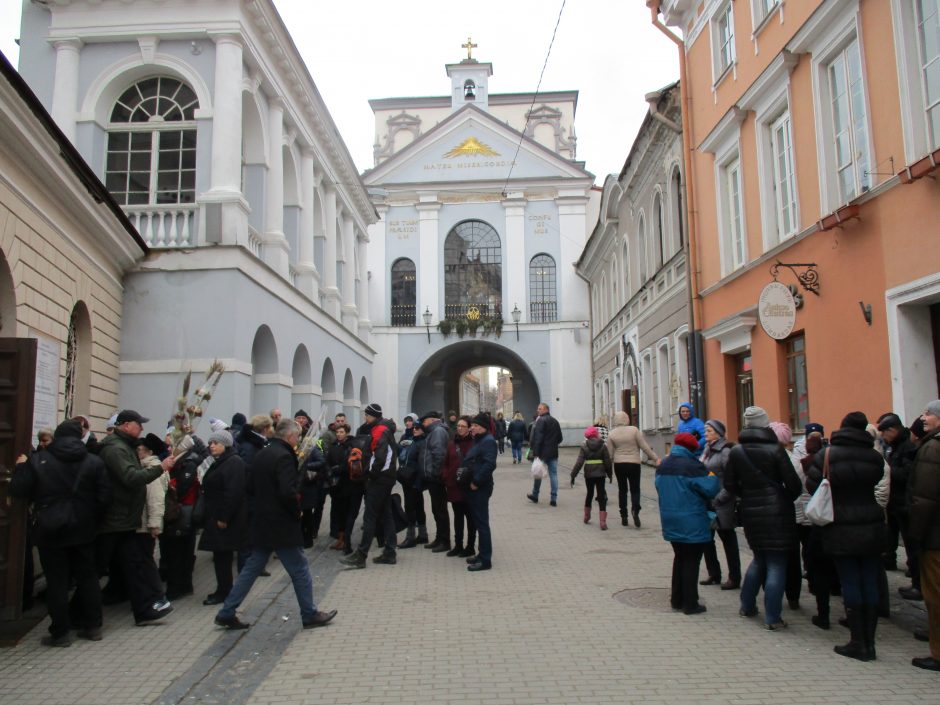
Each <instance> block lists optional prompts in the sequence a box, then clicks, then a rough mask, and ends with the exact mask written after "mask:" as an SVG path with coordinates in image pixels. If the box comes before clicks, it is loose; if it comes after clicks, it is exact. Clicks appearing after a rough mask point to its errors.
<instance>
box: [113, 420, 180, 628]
mask: <svg viewBox="0 0 940 705" xmlns="http://www.w3.org/2000/svg"><path fill="white" fill-rule="evenodd" d="M149 420H150V419H146V418H144V417H143V416H141V415H140V414H138V413H137V412H136V411H132V410H131V409H125V410H124V411H121V412H120V413H119V414H118V415H117V418H116V419H115V420H114V433H111V434H110V435H108V436H107V437H105V439H104V440H103V441H101V450H100V451H99V454H98V455H99V457H100V458H101V460H102V461H103V462H104V465H105V468H106V469H107V471H108V477H109V479H110V480H111V488H112V492H113V496H112V500H111V504H109V505H108V509H107V512H106V513H105V516H104V520H103V521H102V523H101V526H100V527H99V529H98V538H97V539H96V541H95V549H96V550H95V552H96V558H97V561H98V570H99V572H105V571H107V569H108V568H109V566H114V567H116V568H117V569H119V570H120V573H119V574H118V575H112V576H111V580H112V581H114V583H115V584H120V583H123V587H124V588H125V589H126V590H127V594H128V596H129V597H130V601H131V608H132V609H133V611H134V620H135V621H136V622H137V625H138V626H140V625H144V624H150V623H152V622H156V621H158V620H160V619H163V618H164V617H166V616H167V615H168V614H169V613H170V612H172V611H173V607H172V606H171V605H170V603H169V602H168V601H167V599H166V597H165V595H164V592H163V584H162V583H161V582H160V575H159V573H158V572H157V566H156V564H155V563H154V561H153V550H152V548H151V549H150V550H149V551H148V549H147V546H146V542H145V541H142V540H141V537H144V536H146V534H138V533H137V529H139V528H140V524H141V517H142V515H143V511H144V502H145V501H146V498H147V484H148V483H150V482H152V481H153V480H155V479H156V478H158V477H160V474H161V473H164V472H169V470H170V468H172V467H173V463H174V458H173V456H169V457H168V458H167V459H166V460H164V461H163V462H162V463H160V464H159V465H155V466H153V467H151V468H143V467H141V465H140V458H139V457H138V455H137V439H138V438H139V437H140V434H141V433H142V432H143V430H144V424H145V423H147V422H148V421H149Z"/></svg>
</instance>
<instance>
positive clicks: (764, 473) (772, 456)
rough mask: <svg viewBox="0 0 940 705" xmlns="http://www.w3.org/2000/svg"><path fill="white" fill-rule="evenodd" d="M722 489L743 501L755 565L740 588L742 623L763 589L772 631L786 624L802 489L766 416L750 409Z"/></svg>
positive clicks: (752, 613) (767, 625) (768, 626)
mask: <svg viewBox="0 0 940 705" xmlns="http://www.w3.org/2000/svg"><path fill="white" fill-rule="evenodd" d="M722 482H723V485H724V488H725V489H726V490H728V492H730V493H731V494H733V495H735V496H737V497H740V498H741V523H742V524H743V525H744V535H745V536H746V537H747V542H748V544H749V545H750V547H751V550H752V551H753V552H754V560H753V561H751V565H750V566H749V567H748V569H747V573H746V574H745V576H744V582H743V583H742V584H741V610H740V615H741V616H742V617H754V616H755V615H756V614H757V592H758V591H759V590H760V587H761V584H763V585H764V612H765V614H764V626H765V628H766V629H768V630H770V631H774V630H776V629H783V628H784V627H786V626H787V623H786V622H784V621H783V618H782V617H781V615H780V612H781V609H782V605H783V593H784V590H785V589H786V578H787V554H788V552H789V551H790V550H792V549H793V548H794V547H795V546H796V545H797V541H798V536H797V529H796V512H795V510H794V507H793V502H794V500H796V498H797V497H799V496H800V493H801V492H802V489H803V485H802V483H801V482H800V478H799V476H798V475H797V474H796V470H795V469H794V467H793V463H792V462H790V457H789V456H788V455H787V452H786V451H785V450H784V448H783V446H782V445H780V443H779V441H778V440H777V436H776V434H775V433H774V432H773V430H771V428H770V418H769V417H768V416H767V412H766V411H764V410H763V409H762V408H760V407H759V406H749V407H748V408H747V409H746V410H745V412H744V430H743V431H741V434H740V435H739V436H738V445H736V446H735V447H734V448H732V449H731V455H730V456H729V458H728V466H727V467H726V468H725V472H724V476H723V477H722Z"/></svg>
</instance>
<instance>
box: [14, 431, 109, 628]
mask: <svg viewBox="0 0 940 705" xmlns="http://www.w3.org/2000/svg"><path fill="white" fill-rule="evenodd" d="M10 494H11V495H13V496H14V497H21V498H23V499H27V500H29V501H30V502H32V503H33V505H34V506H35V508H36V519H37V527H36V533H35V535H34V536H35V545H36V546H37V547H38V548H39V560H40V561H41V562H42V569H43V572H44V573H45V575H46V605H47V607H48V608H49V616H50V617H51V618H52V624H50V625H49V636H47V637H43V639H42V643H43V644H44V645H45V646H71V644H72V640H71V638H70V637H69V629H70V628H71V626H73V625H71V624H70V623H69V585H70V583H71V581H72V580H73V579H74V580H75V585H76V590H75V595H76V604H77V606H78V611H79V623H78V624H76V625H74V626H77V627H79V632H78V636H79V637H81V638H83V639H90V640H92V641H98V640H100V639H101V589H100V587H99V585H98V574H97V572H96V571H95V527H96V526H97V524H98V519H99V518H100V517H101V515H102V514H104V509H105V507H106V506H107V505H108V502H110V501H111V485H110V484H109V483H108V476H107V473H106V472H105V469H104V463H102V462H101V460H100V459H99V458H98V456H96V455H92V454H91V453H89V452H88V449H87V448H86V446H85V444H84V443H82V427H81V425H80V424H79V422H78V421H66V422H64V423H62V424H59V427H58V428H56V430H55V435H54V436H53V439H52V443H51V444H50V445H49V446H48V447H47V448H46V449H45V450H40V451H38V452H36V453H34V454H33V455H32V457H30V458H29V460H26V459H25V458H24V459H23V462H21V463H19V464H18V465H17V466H16V472H15V474H14V475H13V480H12V481H11V483H10Z"/></svg>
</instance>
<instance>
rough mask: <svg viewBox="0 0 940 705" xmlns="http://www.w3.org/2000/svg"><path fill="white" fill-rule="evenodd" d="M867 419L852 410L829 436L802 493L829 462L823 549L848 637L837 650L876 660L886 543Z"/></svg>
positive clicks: (878, 467)
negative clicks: (837, 585)
mask: <svg viewBox="0 0 940 705" xmlns="http://www.w3.org/2000/svg"><path fill="white" fill-rule="evenodd" d="M867 425H868V419H867V418H865V414H863V413H862V412H860V411H853V412H852V413H850V414H848V415H847V416H846V417H845V418H844V419H843V420H842V427H841V428H840V429H839V430H838V431H836V432H835V433H833V434H832V438H831V439H830V447H829V448H828V449H826V450H823V451H820V452H819V453H817V454H816V457H815V458H813V464H812V465H811V466H810V468H809V470H808V471H807V473H806V489H807V490H808V491H809V492H811V493H814V492H815V491H816V489H817V488H818V487H819V485H820V484H821V483H822V480H823V475H824V469H825V466H826V460H827V458H828V465H829V467H828V477H829V484H830V486H831V488H832V507H833V516H834V521H833V522H832V523H831V524H829V525H827V526H825V527H823V530H822V546H823V551H825V552H826V554H827V555H830V556H832V558H833V561H834V562H835V565H836V571H837V572H838V574H839V581H840V582H841V583H842V601H843V602H844V603H845V613H846V617H847V618H848V621H849V629H850V630H851V633H852V636H851V639H850V641H849V642H848V643H847V644H845V645H844V646H836V647H835V652H836V653H837V654H840V655H841V656H848V657H849V658H854V659H858V660H859V661H872V660H874V659H875V629H876V627H877V624H878V573H879V569H880V566H881V552H882V550H884V544H885V515H884V511H883V510H882V509H881V507H879V506H878V503H877V502H876V501H875V485H877V484H878V482H879V481H880V480H881V478H882V477H883V476H884V471H885V461H884V458H883V457H882V456H881V453H879V452H878V451H877V450H875V448H874V440H873V439H872V437H871V436H870V435H869V434H868V432H867V431H866V430H865V427H866V426H867Z"/></svg>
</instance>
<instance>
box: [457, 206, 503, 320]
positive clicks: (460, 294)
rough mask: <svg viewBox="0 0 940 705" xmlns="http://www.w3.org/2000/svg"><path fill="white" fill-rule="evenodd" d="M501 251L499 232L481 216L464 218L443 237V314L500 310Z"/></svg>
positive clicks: (458, 315)
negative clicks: (476, 218) (479, 218)
mask: <svg viewBox="0 0 940 705" xmlns="http://www.w3.org/2000/svg"><path fill="white" fill-rule="evenodd" d="M502 293H503V251H502V243H501V242H500V239H499V234H498V233H497V232H496V230H494V229H493V227H492V226H490V225H488V224H487V223H484V222H483V221H482V220H465V221H463V222H461V223H458V224H457V225H455V226H454V227H453V229H452V230H451V231H450V232H449V233H448V234H447V239H446V240H445V241H444V315H445V316H446V317H448V318H459V317H461V316H466V315H467V312H468V311H469V310H470V309H471V308H476V309H477V310H478V311H479V313H480V314H481V315H482V316H484V317H487V316H498V315H500V314H501V313H502Z"/></svg>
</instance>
